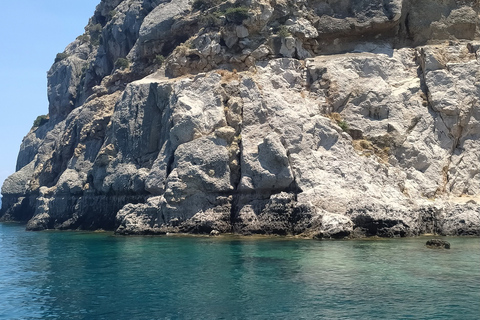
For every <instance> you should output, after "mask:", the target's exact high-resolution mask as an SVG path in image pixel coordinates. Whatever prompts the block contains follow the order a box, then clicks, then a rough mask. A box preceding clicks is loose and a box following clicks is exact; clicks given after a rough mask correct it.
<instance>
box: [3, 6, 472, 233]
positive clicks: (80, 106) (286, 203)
mask: <svg viewBox="0 0 480 320" xmlns="http://www.w3.org/2000/svg"><path fill="white" fill-rule="evenodd" d="M479 10H480V9H479V4H478V2H477V1H468V0H467V1H456V0H444V1H437V0H382V1H380V0H373V1H371V0H369V1H353V0H350V1H349V0H342V1H340V0H338V1H336V0H333V1H332V0H331V1H325V0H313V1H289V0H287V1H285V0H279V1H273V2H269V1H263V0H250V1H236V2H235V1H221V0H194V1H188V0H170V1H161V0H141V1H140V0H124V1H122V0H104V1H102V2H101V3H100V4H99V5H98V6H97V9H96V11H95V14H94V16H93V17H92V18H91V19H90V21H89V23H88V25H87V27H86V28H85V30H86V32H85V34H83V35H81V36H79V37H78V38H77V39H76V40H75V41H74V42H72V43H71V44H70V45H69V46H68V47H67V48H66V49H65V52H63V53H61V54H59V55H57V58H56V62H55V63H54V64H53V66H52V68H51V69H50V71H49V73H48V97H49V102H50V106H49V117H43V118H42V119H41V120H42V121H39V122H38V123H36V126H35V127H33V128H32V130H31V131H30V132H29V133H28V134H27V136H26V137H25V139H24V140H23V142H22V145H21V150H20V154H19V156H18V162H17V172H16V173H14V174H13V175H12V176H10V177H9V178H8V179H7V180H6V181H5V183H4V185H3V187H2V194H3V204H2V211H1V215H2V219H3V220H19V221H26V222H28V224H27V228H28V229H30V230H42V229H47V228H57V229H87V230H93V229H100V228H102V229H107V230H116V232H117V233H120V234H162V233H167V232H187V233H204V234H218V233H227V232H234V233H238V234H279V235H299V236H305V237H311V238H343V237H365V236H382V237H400V236H402V237H403V236H413V235H418V234H422V233H437V234H442V235H480V205H479V204H478V202H479V200H480V143H479V142H480V102H479V101H480V82H479V79H480V67H479V66H480V64H479V61H480V60H479V59H480V58H479V57H478V49H479V47H480V34H479V30H480V29H479Z"/></svg>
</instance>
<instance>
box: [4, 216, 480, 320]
mask: <svg viewBox="0 0 480 320" xmlns="http://www.w3.org/2000/svg"><path fill="white" fill-rule="evenodd" d="M427 239H428V238H409V239H388V240H350V241H313V240H293V239H283V238H274V239H272V238H270V239H258V238H257V239H255V238H239V237H220V238H209V237H121V236H114V235H112V234H109V233H85V232H25V231H24V227H23V226H20V225H14V224H0V319H480V316H479V315H480V239H479V238H448V239H447V240H448V241H449V242H450V243H451V245H452V249H450V250H442V249H428V248H426V247H425V246H424V244H425V241H426V240H427Z"/></svg>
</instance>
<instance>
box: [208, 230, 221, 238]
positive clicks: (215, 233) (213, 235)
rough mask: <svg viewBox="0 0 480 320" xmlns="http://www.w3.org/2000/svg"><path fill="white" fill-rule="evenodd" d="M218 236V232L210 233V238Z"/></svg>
mask: <svg viewBox="0 0 480 320" xmlns="http://www.w3.org/2000/svg"><path fill="white" fill-rule="evenodd" d="M219 235H220V231H218V230H212V231H211V232H210V236H211V237H215V236H219Z"/></svg>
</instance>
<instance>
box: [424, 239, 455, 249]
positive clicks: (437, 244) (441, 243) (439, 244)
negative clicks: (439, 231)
mask: <svg viewBox="0 0 480 320" xmlns="http://www.w3.org/2000/svg"><path fill="white" fill-rule="evenodd" d="M426 246H427V247H429V248H444V249H450V242H448V241H445V240H441V239H432V240H428V241H427V243H426Z"/></svg>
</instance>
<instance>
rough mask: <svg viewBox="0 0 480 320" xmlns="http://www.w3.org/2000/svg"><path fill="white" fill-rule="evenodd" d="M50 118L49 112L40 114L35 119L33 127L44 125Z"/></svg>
mask: <svg viewBox="0 0 480 320" xmlns="http://www.w3.org/2000/svg"><path fill="white" fill-rule="evenodd" d="M48 120H50V117H49V116H48V114H44V115H41V116H38V117H37V119H35V121H33V127H34V128H38V127H40V126H41V125H44V124H45V123H47V122H48Z"/></svg>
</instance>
